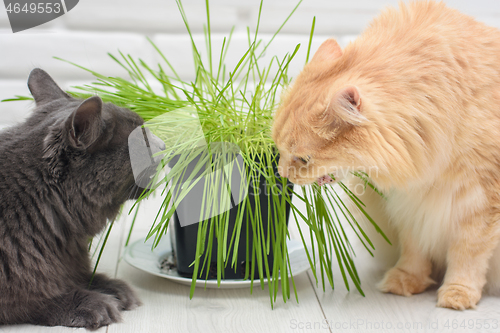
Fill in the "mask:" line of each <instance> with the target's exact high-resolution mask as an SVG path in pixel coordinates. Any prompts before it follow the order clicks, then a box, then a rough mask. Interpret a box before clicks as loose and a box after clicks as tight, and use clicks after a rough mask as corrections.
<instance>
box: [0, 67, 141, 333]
mask: <svg viewBox="0 0 500 333" xmlns="http://www.w3.org/2000/svg"><path fill="white" fill-rule="evenodd" d="M28 87H29V89H30V91H31V93H32V95H33V97H34V99H35V102H36V109H35V111H34V113H33V115H32V116H31V117H30V118H29V119H28V120H27V121H26V122H25V123H23V124H20V125H18V126H15V127H12V128H9V129H7V130H5V131H4V132H2V133H0V324H3V325H5V324H20V323H30V324H37V325H47V326H56V325H62V326H71V327H86V328H88V329H97V328H99V327H101V326H106V325H109V324H111V323H114V322H117V321H119V320H120V311H122V310H131V309H133V308H135V307H137V306H138V305H140V301H139V300H138V299H137V297H136V296H135V294H134V293H133V291H132V290H131V289H130V287H128V286H127V285H126V284H125V283H124V282H122V281H120V280H114V279H110V278H107V277H106V276H104V275H102V274H97V275H96V276H95V277H94V279H93V282H92V285H91V286H89V282H90V279H91V275H92V271H91V263H90V259H89V256H88V252H87V248H88V240H89V238H90V237H92V236H95V235H96V234H97V233H99V232H100V231H102V230H103V228H104V227H105V225H106V223H107V220H108V219H113V218H114V217H115V216H116V215H117V213H118V211H119V208H120V206H121V204H123V203H124V202H125V201H126V200H127V199H129V198H131V197H137V196H138V195H139V194H140V193H141V190H140V189H138V188H137V187H136V186H135V185H134V184H135V182H134V177H133V174H132V169H131V166H130V160H129V153H128V145H127V139H128V136H129V133H130V132H131V131H132V130H133V129H135V128H136V127H138V126H140V125H141V124H143V120H142V119H141V118H140V117H139V116H138V115H136V114H135V113H133V112H131V111H130V110H127V109H124V108H120V107H117V106H115V105H113V104H110V103H103V102H102V100H101V99H100V98H99V97H97V96H94V97H90V98H88V99H86V100H84V101H82V100H78V99H76V98H73V97H71V96H69V95H68V94H66V93H65V92H64V91H62V90H61V89H60V88H59V87H58V86H57V84H56V83H55V82H54V81H53V80H52V78H51V77H50V76H49V75H48V74H47V73H46V72H44V71H43V70H41V69H34V70H33V71H32V72H31V74H30V76H29V79H28Z"/></svg>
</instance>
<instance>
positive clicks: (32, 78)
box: [28, 68, 71, 105]
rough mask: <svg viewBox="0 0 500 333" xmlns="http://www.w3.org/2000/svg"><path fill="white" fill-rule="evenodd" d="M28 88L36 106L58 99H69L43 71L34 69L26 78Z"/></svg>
mask: <svg viewBox="0 0 500 333" xmlns="http://www.w3.org/2000/svg"><path fill="white" fill-rule="evenodd" d="M28 88H29V90H30V92H31V95H33V98H34V99H35V102H36V104H37V105H41V104H44V103H48V102H51V101H53V100H56V99H60V98H68V99H69V98H71V96H70V95H68V94H67V93H65V92H64V91H63V90H62V89H61V88H59V86H58V85H57V83H56V82H55V81H54V80H53V79H52V78H51V77H50V75H49V74H47V72H45V71H44V70H43V69H40V68H35V69H33V70H32V71H31V73H30V75H29V77H28Z"/></svg>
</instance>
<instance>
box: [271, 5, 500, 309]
mask: <svg viewBox="0 0 500 333" xmlns="http://www.w3.org/2000/svg"><path fill="white" fill-rule="evenodd" d="M273 138H274V141H275V142H276V145H277V147H278V149H279V151H280V173H281V175H282V176H284V177H288V178H289V179H290V180H291V181H292V182H294V183H296V184H300V185H303V184H310V183H313V182H315V181H318V182H319V183H320V185H321V184H323V183H326V182H330V181H332V179H331V177H330V175H331V176H333V178H335V180H339V179H342V178H343V177H344V176H345V175H346V174H349V173H350V172H351V171H356V170H361V171H364V172H367V173H368V174H369V176H370V178H371V181H372V182H373V184H374V185H375V186H376V187H377V188H378V189H379V190H381V191H383V192H384V194H385V196H386V200H384V199H382V198H379V201H380V203H379V204H381V205H383V213H384V214H385V215H386V216H387V219H388V220H389V224H390V225H391V226H392V227H393V228H394V229H395V230H396V231H397V234H398V238H399V242H400V247H401V254H400V258H399V261H398V262H397V264H396V266H395V267H394V268H392V269H391V270H389V271H388V272H387V273H386V275H385V277H384V279H383V281H382V282H381V284H380V289H381V290H382V291H384V292H391V293H395V294H399V295H405V296H410V295H412V294H415V293H420V292H422V291H424V290H425V289H426V288H427V287H428V286H429V285H431V284H433V283H434V281H433V280H432V279H431V278H430V274H431V270H432V264H434V265H435V267H437V268H442V269H445V270H446V274H445V277H444V281H443V284H442V286H441V287H440V288H439V291H438V301H437V305H438V306H441V307H447V308H453V309H467V308H473V307H475V305H476V304H477V302H478V301H479V299H480V298H481V293H482V290H483V287H484V286H485V284H486V282H487V274H488V284H489V285H490V287H492V288H493V289H499V287H500V263H499V262H500V250H499V248H498V244H499V239H500V221H499V220H500V31H499V30H497V29H494V28H490V27H487V26H486V25H484V24H481V23H479V22H476V21H475V20H474V19H472V18H470V17H468V16H465V15H463V14H461V13H459V12H457V11H455V10H452V9H449V8H447V7H446V6H445V5H444V4H443V3H436V2H433V1H429V2H427V1H421V2H413V3H411V4H408V5H404V4H401V5H400V8H399V10H397V9H387V10H386V11H385V12H383V14H382V15H381V16H380V17H378V18H377V19H375V20H374V21H373V22H372V23H371V25H370V26H369V27H368V29H367V30H366V31H365V32H364V33H363V34H362V35H361V36H360V37H359V38H358V39H357V40H356V41H354V42H353V43H351V44H349V45H348V46H347V47H346V48H345V49H344V50H343V51H342V50H341V48H340V47H339V45H338V44H337V43H336V42H335V40H333V39H329V40H327V41H326V42H324V43H323V44H322V45H321V46H320V48H319V49H318V51H317V52H316V54H315V55H314V57H313V59H312V60H311V61H310V63H309V64H307V65H306V66H305V68H304V69H303V71H302V73H301V74H300V75H299V76H298V77H297V79H296V81H295V83H294V84H293V86H292V87H291V88H290V89H289V91H288V93H287V94H286V96H285V97H284V100H283V103H282V105H281V107H280V108H279V110H278V111H277V114H276V117H275V123H274V127H273ZM382 222H383V221H382ZM494 253H495V254H494Z"/></svg>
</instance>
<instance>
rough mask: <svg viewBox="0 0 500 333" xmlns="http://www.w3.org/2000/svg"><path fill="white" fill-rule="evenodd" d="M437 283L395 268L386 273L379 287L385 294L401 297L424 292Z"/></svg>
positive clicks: (426, 277)
mask: <svg viewBox="0 0 500 333" xmlns="http://www.w3.org/2000/svg"><path fill="white" fill-rule="evenodd" d="M435 283H436V282H435V281H434V280H432V279H431V278H429V277H428V276H425V277H418V276H415V275H413V274H410V273H408V272H406V271H405V270H402V269H400V268H397V267H394V268H392V269H390V270H389V271H387V273H385V276H384V278H383V279H382V281H381V282H380V283H379V284H378V285H377V287H378V289H379V290H380V291H382V292H384V293H392V294H396V295H401V296H407V297H409V296H411V295H413V294H418V293H421V292H423V291H424V290H425V289H427V287H429V286H430V285H432V284H435Z"/></svg>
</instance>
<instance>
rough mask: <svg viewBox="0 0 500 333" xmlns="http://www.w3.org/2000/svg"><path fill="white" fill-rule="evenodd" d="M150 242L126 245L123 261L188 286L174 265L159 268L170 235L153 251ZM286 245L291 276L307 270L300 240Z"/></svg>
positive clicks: (244, 284) (239, 283) (245, 283)
mask: <svg viewBox="0 0 500 333" xmlns="http://www.w3.org/2000/svg"><path fill="white" fill-rule="evenodd" d="M152 243H153V240H152V239H150V240H148V241H146V242H145V243H144V240H138V241H136V242H134V243H133V244H131V245H129V246H127V248H126V249H125V254H124V259H125V261H126V262H127V263H129V264H130V265H132V266H134V267H135V268H138V269H140V270H142V271H144V272H147V273H150V274H153V275H156V276H159V277H162V278H166V279H169V280H172V281H174V282H177V283H180V284H184V285H188V286H190V285H191V281H192V279H191V278H185V277H182V276H180V275H179V274H178V273H177V269H176V268H175V267H173V268H171V269H170V270H166V269H161V268H160V263H161V262H162V261H163V260H164V259H165V258H167V257H168V256H169V255H171V252H172V248H171V245H170V237H168V235H165V236H163V237H162V239H161V241H160V244H158V246H157V247H156V249H154V250H153V251H151V244H152ZM287 247H288V255H289V257H290V265H291V271H292V274H293V276H297V275H299V274H300V273H303V272H305V271H307V270H308V269H309V261H308V260H307V255H306V252H305V249H304V245H303V244H302V242H301V241H298V240H287ZM259 283H260V281H259V280H254V285H258V284H259ZM264 283H267V279H264ZM250 284H251V281H250V280H221V282H220V286H217V280H203V279H198V280H197V281H196V286H197V287H201V288H204V287H206V288H225V289H232V288H248V287H250Z"/></svg>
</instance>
